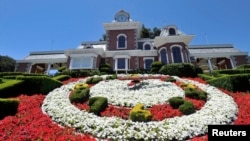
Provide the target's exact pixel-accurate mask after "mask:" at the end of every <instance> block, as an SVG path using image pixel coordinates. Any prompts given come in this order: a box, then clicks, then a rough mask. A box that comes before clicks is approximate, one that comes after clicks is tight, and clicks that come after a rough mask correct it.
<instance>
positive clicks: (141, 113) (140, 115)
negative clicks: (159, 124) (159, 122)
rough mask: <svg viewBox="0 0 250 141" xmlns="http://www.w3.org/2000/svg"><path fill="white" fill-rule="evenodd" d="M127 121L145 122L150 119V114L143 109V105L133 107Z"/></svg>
mask: <svg viewBox="0 0 250 141" xmlns="http://www.w3.org/2000/svg"><path fill="white" fill-rule="evenodd" d="M129 119H131V120H132V121H134V122H135V121H138V122H147V121H150V120H151V119H152V114H151V112H150V111H149V110H145V109H144V105H143V104H137V105H135V107H134V108H133V109H132V110H131V111H130V114H129Z"/></svg>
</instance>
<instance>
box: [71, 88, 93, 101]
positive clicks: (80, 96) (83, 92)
mask: <svg viewBox="0 0 250 141" xmlns="http://www.w3.org/2000/svg"><path fill="white" fill-rule="evenodd" d="M89 91H90V90H89V88H78V89H75V90H74V91H73V93H72V94H71V95H70V97H69V99H70V102H71V103H74V102H75V103H82V102H84V101H86V100H87V99H88V98H89Z"/></svg>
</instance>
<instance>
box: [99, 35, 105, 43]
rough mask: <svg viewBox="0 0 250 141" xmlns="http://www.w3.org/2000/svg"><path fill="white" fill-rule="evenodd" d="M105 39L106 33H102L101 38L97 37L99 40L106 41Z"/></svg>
mask: <svg viewBox="0 0 250 141" xmlns="http://www.w3.org/2000/svg"><path fill="white" fill-rule="evenodd" d="M106 40H107V35H106V34H102V38H101V39H99V41H106Z"/></svg>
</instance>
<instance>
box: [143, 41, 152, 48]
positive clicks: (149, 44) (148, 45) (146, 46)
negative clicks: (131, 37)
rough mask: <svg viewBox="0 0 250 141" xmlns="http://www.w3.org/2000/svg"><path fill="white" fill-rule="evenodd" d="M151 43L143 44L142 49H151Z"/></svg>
mask: <svg viewBox="0 0 250 141" xmlns="http://www.w3.org/2000/svg"><path fill="white" fill-rule="evenodd" d="M151 48H152V45H151V43H149V42H146V43H144V44H143V50H151Z"/></svg>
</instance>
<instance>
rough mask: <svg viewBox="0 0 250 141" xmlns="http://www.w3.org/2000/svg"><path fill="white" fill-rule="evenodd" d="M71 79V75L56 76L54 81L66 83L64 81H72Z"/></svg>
mask: <svg viewBox="0 0 250 141" xmlns="http://www.w3.org/2000/svg"><path fill="white" fill-rule="evenodd" d="M70 77H71V76H69V75H57V76H54V77H53V79H54V80H57V81H64V80H68V79H70Z"/></svg>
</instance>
